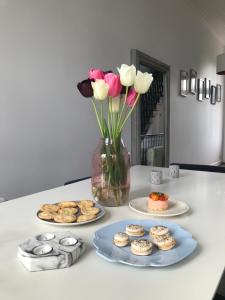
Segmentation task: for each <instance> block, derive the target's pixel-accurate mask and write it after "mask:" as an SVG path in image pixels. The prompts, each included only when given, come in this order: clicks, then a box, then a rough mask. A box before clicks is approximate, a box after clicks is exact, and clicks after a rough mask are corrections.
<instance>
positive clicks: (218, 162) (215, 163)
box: [210, 160, 223, 166]
mask: <svg viewBox="0 0 225 300" xmlns="http://www.w3.org/2000/svg"><path fill="white" fill-rule="evenodd" d="M222 163H223V161H222V160H218V161H216V162H214V163H212V164H210V165H211V166H219V165H221V164H222Z"/></svg>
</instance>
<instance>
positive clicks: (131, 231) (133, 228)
mask: <svg viewBox="0 0 225 300" xmlns="http://www.w3.org/2000/svg"><path fill="white" fill-rule="evenodd" d="M126 233H127V234H128V235H130V236H143V235H144V234H145V231H144V227H143V226H140V225H135V224H130V225H127V226H126Z"/></svg>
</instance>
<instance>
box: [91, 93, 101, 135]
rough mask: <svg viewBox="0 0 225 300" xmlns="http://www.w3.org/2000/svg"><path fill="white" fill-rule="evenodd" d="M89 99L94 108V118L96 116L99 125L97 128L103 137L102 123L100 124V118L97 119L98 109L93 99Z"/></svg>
mask: <svg viewBox="0 0 225 300" xmlns="http://www.w3.org/2000/svg"><path fill="white" fill-rule="evenodd" d="M91 101H92V104H93V108H94V111H95V115H96V118H97V122H98V126H99V129H100V132H101V135H102V137H103V136H104V135H103V131H102V124H101V122H100V119H99V115H98V111H97V108H96V105H95V102H94V100H93V99H92V100H91Z"/></svg>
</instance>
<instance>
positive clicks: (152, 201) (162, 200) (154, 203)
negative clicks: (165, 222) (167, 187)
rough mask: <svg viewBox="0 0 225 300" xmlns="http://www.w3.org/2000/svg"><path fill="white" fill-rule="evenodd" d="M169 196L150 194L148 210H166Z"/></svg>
mask: <svg viewBox="0 0 225 300" xmlns="http://www.w3.org/2000/svg"><path fill="white" fill-rule="evenodd" d="M168 199H169V196H168V195H166V194H164V193H159V192H152V193H150V194H149V197H148V209H149V210H167V209H168V206H169V205H168Z"/></svg>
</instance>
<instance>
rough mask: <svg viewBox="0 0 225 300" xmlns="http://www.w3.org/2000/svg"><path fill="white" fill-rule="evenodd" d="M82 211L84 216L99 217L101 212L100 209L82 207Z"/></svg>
mask: <svg viewBox="0 0 225 300" xmlns="http://www.w3.org/2000/svg"><path fill="white" fill-rule="evenodd" d="M80 210H81V213H82V214H83V215H97V214H98V213H99V212H100V209H99V208H98V207H87V206H82V207H81V209H80Z"/></svg>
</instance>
